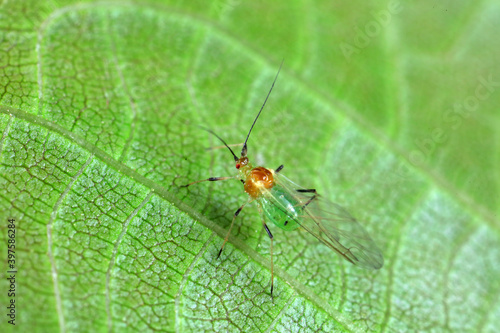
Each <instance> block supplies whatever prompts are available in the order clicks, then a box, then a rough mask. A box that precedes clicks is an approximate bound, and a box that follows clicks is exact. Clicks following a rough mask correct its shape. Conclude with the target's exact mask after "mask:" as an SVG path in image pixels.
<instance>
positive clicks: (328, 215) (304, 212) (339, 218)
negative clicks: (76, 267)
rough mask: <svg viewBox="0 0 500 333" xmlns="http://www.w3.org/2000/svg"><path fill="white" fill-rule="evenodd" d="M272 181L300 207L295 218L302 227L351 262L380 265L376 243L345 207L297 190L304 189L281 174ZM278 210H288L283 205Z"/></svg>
mask: <svg viewBox="0 0 500 333" xmlns="http://www.w3.org/2000/svg"><path fill="white" fill-rule="evenodd" d="M275 180H276V183H277V186H280V187H282V188H283V189H285V190H286V191H287V192H288V193H289V194H290V195H291V196H293V197H294V199H295V201H296V202H297V205H300V206H301V214H300V215H299V216H297V218H294V220H295V222H297V223H298V224H299V225H300V226H301V227H302V228H304V229H305V230H306V231H308V232H309V233H310V234H311V235H313V236H314V237H316V238H317V239H318V240H320V241H321V242H323V243H324V244H325V245H327V246H328V247H330V248H331V249H332V250H333V251H335V252H336V253H338V254H340V255H341V256H342V257H344V258H345V259H346V260H347V261H349V262H351V263H353V264H354V265H357V266H360V267H363V268H366V269H379V268H381V267H382V266H383V263H384V259H383V256H382V253H381V252H380V250H379V248H378V247H377V245H376V244H375V242H374V241H373V240H372V239H371V238H370V236H369V235H368V233H367V232H366V231H365V229H364V228H363V226H362V225H361V224H360V223H359V222H358V221H357V220H356V219H355V218H354V217H352V216H351V215H350V214H349V212H347V211H346V210H345V209H344V208H342V207H341V206H340V205H338V204H336V203H333V202H330V201H328V200H326V199H324V198H323V197H321V196H319V195H318V194H316V193H310V192H298V191H297V190H304V188H303V187H301V186H299V185H297V184H295V183H294V182H292V181H291V180H289V179H288V178H286V177H285V176H283V175H282V174H279V175H276V176H275ZM267 196H268V197H269V200H270V201H271V202H273V204H275V205H276V206H278V207H279V206H281V205H280V204H279V202H277V200H276V199H273V198H272V196H269V195H267ZM280 209H282V210H283V211H284V212H286V211H287V210H286V207H280ZM287 215H289V216H290V214H288V213H287ZM290 217H292V216H290Z"/></svg>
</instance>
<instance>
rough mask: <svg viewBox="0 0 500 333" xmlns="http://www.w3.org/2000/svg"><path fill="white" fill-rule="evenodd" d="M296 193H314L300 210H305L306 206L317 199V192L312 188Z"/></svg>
mask: <svg viewBox="0 0 500 333" xmlns="http://www.w3.org/2000/svg"><path fill="white" fill-rule="evenodd" d="M296 191H297V192H300V193H314V195H313V196H312V197H311V198H310V199H309V200H307V202H306V203H305V204H304V205H302V209H304V208H306V207H307V205H309V204H310V203H311V202H312V201H313V200H314V199H316V198H317V197H318V192H317V191H316V190H315V189H314V188H310V189H299V190H296Z"/></svg>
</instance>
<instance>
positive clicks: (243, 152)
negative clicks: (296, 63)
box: [241, 59, 285, 157]
mask: <svg viewBox="0 0 500 333" xmlns="http://www.w3.org/2000/svg"><path fill="white" fill-rule="evenodd" d="M283 61H285V59H283V60H281V64H280V68H279V69H278V73H276V77H275V78H274V81H273V84H272V86H271V89H269V92H268V93H267V96H266V99H265V100H264V104H262V107H261V108H260V111H259V113H258V114H257V117H255V120H254V121H253V124H252V127H250V130H249V131H248V135H247V138H246V140H245V143H244V144H243V148H242V149H241V156H242V157H245V156H247V141H248V138H249V137H250V133H251V132H252V129H253V126H254V125H255V123H256V122H257V119H259V116H260V113H261V112H262V110H263V109H264V105H266V102H267V99H268V98H269V95H271V91H273V87H274V84H275V83H276V79H277V78H278V75H279V74H280V70H281V66H283Z"/></svg>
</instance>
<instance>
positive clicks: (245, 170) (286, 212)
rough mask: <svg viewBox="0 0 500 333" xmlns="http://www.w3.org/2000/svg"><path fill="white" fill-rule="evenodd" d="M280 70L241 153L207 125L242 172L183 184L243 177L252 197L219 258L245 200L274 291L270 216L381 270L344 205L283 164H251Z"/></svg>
mask: <svg viewBox="0 0 500 333" xmlns="http://www.w3.org/2000/svg"><path fill="white" fill-rule="evenodd" d="M280 70H281V66H280ZM279 72H280V71H279V70H278V73H277V74H276V77H275V79H274V82H273V84H272V86H271V89H270V90H269V92H268V94H267V97H266V99H265V101H264V104H263V105H262V107H261V109H260V111H259V113H258V114H257V117H256V118H255V120H254V122H253V124H252V127H251V128H250V130H249V131H248V135H247V137H246V140H245V143H244V144H243V148H242V150H241V156H240V157H237V156H236V155H235V154H234V152H233V150H232V149H231V148H230V147H229V146H228V145H227V144H226V142H225V141H224V140H223V139H222V138H220V137H219V136H218V135H217V134H215V133H214V132H212V131H211V130H209V129H205V130H207V131H208V132H210V133H211V134H213V135H215V136H216V137H217V138H218V139H219V140H220V141H221V142H222V143H223V144H224V145H225V146H226V147H227V148H228V149H229V151H230V152H231V154H232V155H233V158H234V161H235V167H236V169H237V170H238V174H237V175H236V176H233V177H210V178H207V179H203V180H199V181H195V182H192V183H190V184H187V185H184V187H188V186H190V185H193V184H196V183H199V182H204V181H220V180H227V179H239V180H240V181H241V182H242V183H243V188H244V190H245V192H246V193H247V194H248V196H249V198H248V200H247V202H246V203H244V204H243V205H242V206H240V207H239V208H238V209H237V210H236V212H235V213H234V215H233V220H232V222H231V226H230V227H229V231H228V233H227V235H226V237H225V239H224V242H223V244H222V246H221V249H220V251H219V255H218V257H219V256H220V254H221V253H222V249H223V248H224V245H225V244H226V242H227V240H228V238H229V235H230V234H231V230H232V228H233V225H234V221H235V219H236V217H237V216H238V215H239V214H240V212H241V210H242V209H243V208H244V207H245V206H246V205H247V204H249V203H251V202H253V201H255V202H257V206H258V209H259V214H260V216H261V219H262V224H263V226H264V229H265V230H266V232H267V234H268V236H269V238H270V239H271V295H272V293H273V285H274V276H273V256H272V253H273V235H272V233H271V231H270V230H269V228H268V227H267V225H266V220H268V221H271V222H273V223H274V224H275V225H276V226H278V227H279V228H281V229H283V230H286V231H289V230H295V229H297V228H299V227H302V228H303V229H305V230H306V231H308V232H309V233H310V234H311V235H313V236H314V237H316V238H317V239H318V240H320V241H321V242H323V243H324V244H325V245H327V246H328V247H330V248H331V249H332V250H333V251H334V252H336V253H338V254H339V255H341V256H342V257H343V258H345V259H346V260H347V261H349V262H351V263H352V264H354V265H357V266H360V267H363V268H367V269H379V268H380V267H382V265H383V263H384V259H383V257H382V254H381V252H380V250H379V249H378V248H377V246H376V245H375V243H374V242H373V241H372V239H371V238H370V236H369V235H368V234H367V232H366V231H365V230H364V228H363V227H362V226H361V224H359V223H358V221H357V220H356V219H354V218H353V217H352V216H351V215H350V214H349V213H348V212H347V211H346V210H345V209H344V208H342V207H341V206H339V205H338V204H335V203H332V202H329V201H327V200H325V199H323V197H321V196H320V195H319V194H318V193H317V192H316V190H315V189H305V188H302V187H301V186H299V185H297V184H295V183H293V182H292V181H290V180H289V179H288V178H286V177H285V176H283V175H282V174H280V172H281V170H283V165H280V166H279V167H278V168H277V169H269V168H265V167H262V166H258V167H253V165H252V164H251V163H250V161H249V159H248V157H247V141H248V138H249V137H250V133H251V132H252V129H253V127H254V125H255V123H256V122H257V119H258V118H259V116H260V114H261V112H262V110H263V109H264V106H265V105H266V101H267V99H268V98H269V95H270V94H271V91H272V89H273V87H274V84H275V82H276V79H277V78H278V75H279Z"/></svg>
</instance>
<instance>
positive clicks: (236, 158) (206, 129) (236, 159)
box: [199, 126, 238, 162]
mask: <svg viewBox="0 0 500 333" xmlns="http://www.w3.org/2000/svg"><path fill="white" fill-rule="evenodd" d="M199 127H200V128H201V129H202V130H205V131H207V132H208V133H210V134H212V135H214V136H215V137H216V138H217V139H219V140H220V141H222V143H223V144H224V146H226V147H227V149H229V151H230V152H231V154H233V157H234V161H235V162H238V157H236V155H235V154H234V152H233V150H232V149H231V148H230V147H229V146H228V145H227V143H226V141H224V140H222V138H221V137H220V136H218V135H217V134H215V133H214V132H213V131H212V130H209V129H208V128H205V127H203V126H199Z"/></svg>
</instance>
